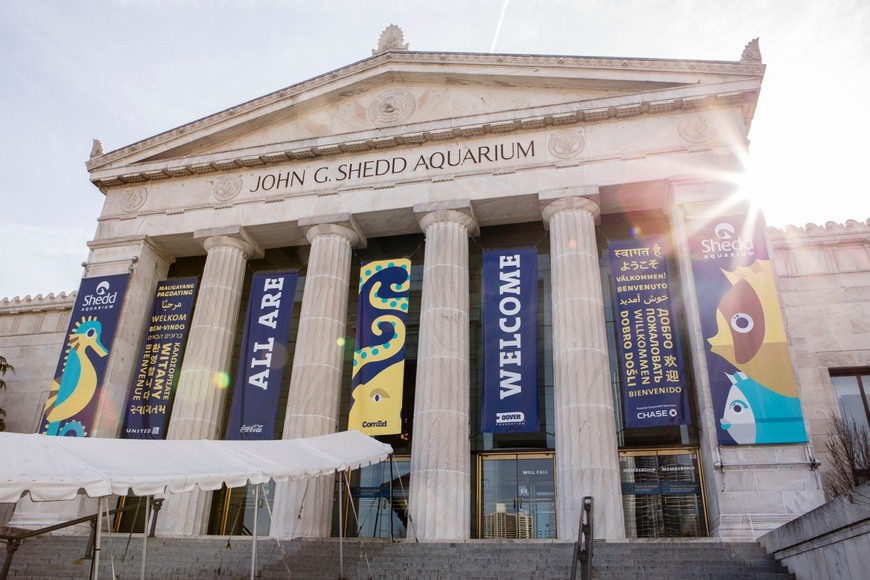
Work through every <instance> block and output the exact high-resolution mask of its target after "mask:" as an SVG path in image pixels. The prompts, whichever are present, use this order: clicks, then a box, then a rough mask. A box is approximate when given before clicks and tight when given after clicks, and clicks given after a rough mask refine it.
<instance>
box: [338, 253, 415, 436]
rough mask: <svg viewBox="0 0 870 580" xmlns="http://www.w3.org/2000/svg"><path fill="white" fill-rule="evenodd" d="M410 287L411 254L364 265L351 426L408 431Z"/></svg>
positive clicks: (373, 431) (374, 430) (384, 432)
mask: <svg viewBox="0 0 870 580" xmlns="http://www.w3.org/2000/svg"><path fill="white" fill-rule="evenodd" d="M410 289H411V261H410V260H408V259H406V258H401V259H397V260H383V261H379V262H369V263H368V264H365V265H363V266H362V268H360V277H359V303H358V304H359V308H358V313H357V331H356V351H355V352H354V353H353V375H352V376H353V379H352V382H351V397H353V401H352V403H351V408H350V415H349V417H348V424H347V428H348V429H357V430H359V431H362V432H363V433H365V434H367V435H393V434H396V433H401V432H402V385H403V382H404V376H405V326H406V324H407V320H408V295H409V293H410Z"/></svg>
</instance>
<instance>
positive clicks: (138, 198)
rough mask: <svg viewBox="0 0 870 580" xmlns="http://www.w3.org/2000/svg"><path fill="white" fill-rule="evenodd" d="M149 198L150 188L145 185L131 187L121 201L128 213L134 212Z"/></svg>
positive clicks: (122, 206)
mask: <svg viewBox="0 0 870 580" xmlns="http://www.w3.org/2000/svg"><path fill="white" fill-rule="evenodd" d="M147 199H148V189H146V188H144V187H137V188H136V189H131V190H130V191H128V192H127V193H125V194H124V200H123V201H122V202H121V208H122V209H123V210H124V211H125V212H127V213H133V212H134V211H136V210H137V209H139V208H140V207H142V206H143V205H145V200H147Z"/></svg>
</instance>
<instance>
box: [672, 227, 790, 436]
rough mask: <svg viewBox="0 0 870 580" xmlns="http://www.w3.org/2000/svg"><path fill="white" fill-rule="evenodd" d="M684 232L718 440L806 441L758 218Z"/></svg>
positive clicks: (771, 269)
mask: <svg viewBox="0 0 870 580" xmlns="http://www.w3.org/2000/svg"><path fill="white" fill-rule="evenodd" d="M687 227H688V228H689V230H688V231H689V232H690V233H689V249H690V252H691V257H692V272H693V274H694V278H695V291H696V295H697V300H698V310H699V312H700V315H701V329H702V332H703V335H704V340H705V351H706V359H707V369H708V374H709V379H710V388H711V389H712V394H713V405H714V409H715V413H716V429H717V435H718V440H719V443H720V444H722V445H749V444H766V443H803V442H805V441H807V433H806V428H805V426H804V419H803V413H802V411H801V405H800V400H799V399H798V392H797V382H796V380H795V374H794V368H793V366H792V362H791V357H790V355H789V346H788V340H787V337H786V332H785V322H784V320H783V316H782V308H781V306H780V302H779V297H778V295H777V291H776V281H775V277H774V267H773V262H772V261H771V260H770V256H769V255H768V251H767V243H766V240H765V237H764V221H763V218H762V217H761V215H760V214H759V215H756V214H746V213H744V214H740V215H731V216H723V217H719V218H716V219H711V220H689V221H688V222H687Z"/></svg>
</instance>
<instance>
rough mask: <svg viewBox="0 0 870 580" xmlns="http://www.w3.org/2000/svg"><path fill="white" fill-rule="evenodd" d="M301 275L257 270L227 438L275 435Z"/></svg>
mask: <svg viewBox="0 0 870 580" xmlns="http://www.w3.org/2000/svg"><path fill="white" fill-rule="evenodd" d="M298 278H299V275H298V273H297V272H283V273H277V272H274V273H258V274H254V276H253V277H252V279H251V294H250V298H249V299H248V313H247V318H246V320H245V332H244V334H243V335H242V347H241V350H240V354H239V369H238V373H237V376H236V384H235V386H234V387H233V402H232V404H231V406H230V418H229V423H228V424H227V435H226V438H227V439H231V440H242V439H244V440H248V439H250V440H265V439H274V438H275V416H276V413H277V410H278V396H279V395H280V393H281V378H282V375H283V373H284V362H285V359H286V354H287V341H288V339H289V338H290V322H291V320H292V318H293V302H294V300H295V298H296V282H297V280H298Z"/></svg>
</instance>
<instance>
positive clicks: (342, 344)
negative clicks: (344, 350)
mask: <svg viewBox="0 0 870 580" xmlns="http://www.w3.org/2000/svg"><path fill="white" fill-rule="evenodd" d="M345 342H346V341H345V340H344V337H343V336H342V337H339V339H338V340H336V341H335V344H337V345H338V346H344V343H345Z"/></svg>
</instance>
